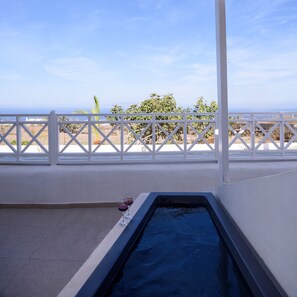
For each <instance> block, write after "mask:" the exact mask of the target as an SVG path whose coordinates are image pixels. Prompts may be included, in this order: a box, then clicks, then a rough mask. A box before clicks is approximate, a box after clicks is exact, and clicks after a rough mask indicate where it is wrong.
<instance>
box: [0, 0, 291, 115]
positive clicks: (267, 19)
mask: <svg viewBox="0 0 297 297" xmlns="http://www.w3.org/2000/svg"><path fill="white" fill-rule="evenodd" d="M226 10H227V55H228V98H229V109H230V110H231V111H263V110H265V111H286V110H290V111H291V110H295V111H297V98H296V96H297V1H296V0H273V1H272V0H226ZM0 40H1V41H0V113H1V110H2V112H4V111H6V110H9V111H14V112H18V111H20V110H25V109H27V110H31V111H34V110H38V109H40V110H41V109H42V110H43V111H44V110H48V111H50V110H53V109H54V110H57V111H64V110H71V109H73V110H75V109H78V108H79V109H81V108H84V109H90V108H91V107H92V105H93V96H94V95H96V96H97V97H98V98H99V100H100V103H101V108H102V110H107V109H110V108H111V107H112V106H113V105H115V104H119V105H122V106H123V107H124V108H127V107H128V106H130V105H131V104H134V103H140V102H141V101H143V100H145V99H147V98H149V95H150V94H151V93H158V94H160V95H165V94H168V93H173V95H174V97H175V98H176V100H177V103H178V105H181V106H183V107H193V105H194V104H195V103H196V101H197V98H198V97H200V96H203V97H204V99H205V100H207V101H208V102H210V101H211V100H217V81H216V37H215V2H214V0H183V1H180V0H125V1H123V0H85V1H83V0H71V1H70V0H0Z"/></svg>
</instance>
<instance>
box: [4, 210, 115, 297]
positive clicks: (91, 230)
mask: <svg viewBox="0 0 297 297" xmlns="http://www.w3.org/2000/svg"><path fill="white" fill-rule="evenodd" d="M120 215H121V214H120V213H119V212H118V211H117V209H116V208H112V207H98V208H68V209H40V208H39V209H38V208H37V209H36V208H35V209H9V208H6V209H0V296H1V297H27V296H28V297H35V296H36V297H41V296H42V297H47V296H48V297H50V296H51V297H52V296H57V295H58V293H59V292H60V291H61V290H62V288H63V287H64V286H65V285H66V284H67V283H68V281H69V280H70V279H71V278H72V276H73V275H74V274H75V273H76V271H77V270H78V268H79V267H80V266H81V265H82V264H83V263H84V261H85V260H86V259H87V258H88V256H89V255H90V254H91V252H92V251H93V250H94V249H95V248H96V246H97V245H98V244H99V243H100V242H101V240H102V239H103V238H104V237H105V235H106V234H107V233H108V231H109V230H110V229H111V228H112V226H113V225H114V224H115V223H116V222H117V221H118V219H119V217H120Z"/></svg>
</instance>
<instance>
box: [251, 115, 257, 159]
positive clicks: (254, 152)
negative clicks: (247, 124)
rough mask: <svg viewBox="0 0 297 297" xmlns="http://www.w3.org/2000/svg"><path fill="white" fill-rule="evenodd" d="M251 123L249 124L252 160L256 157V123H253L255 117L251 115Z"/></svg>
mask: <svg viewBox="0 0 297 297" xmlns="http://www.w3.org/2000/svg"><path fill="white" fill-rule="evenodd" d="M251 118H252V122H251V136H250V137H251V148H252V159H255V157H256V151H255V147H256V142H255V134H256V123H255V115H254V114H251Z"/></svg>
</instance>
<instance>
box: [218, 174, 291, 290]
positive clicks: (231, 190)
mask: <svg viewBox="0 0 297 297" xmlns="http://www.w3.org/2000/svg"><path fill="white" fill-rule="evenodd" d="M216 195H217V198H218V199H220V200H221V201H222V203H223V205H224V206H225V207H226V209H227V210H228V212H229V213H230V215H231V216H232V217H233V219H234V220H235V222H236V223H237V224H238V226H239V228H240V229H241V230H242V231H243V233H244V234H245V236H246V237H247V239H248V240H249V241H250V243H251V244H252V245H253V246H254V248H255V249H256V251H257V252H258V254H259V255H260V257H261V258H262V259H263V260H264V262H265V263H266V265H267V266H268V267H269V269H270V270H271V272H272V273H273V274H274V276H275V277H276V278H277V279H278V281H279V283H280V284H281V286H282V287H283V288H284V289H285V291H286V292H287V293H288V294H289V296H297V281H296V280H297V171H294V172H287V173H282V174H277V175H273V176H267V177H262V178H257V179H253V180H247V181H242V182H237V183H231V184H227V185H225V186H223V187H222V188H219V189H217V191H216Z"/></svg>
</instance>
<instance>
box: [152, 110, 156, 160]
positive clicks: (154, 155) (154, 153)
mask: <svg viewBox="0 0 297 297" xmlns="http://www.w3.org/2000/svg"><path fill="white" fill-rule="evenodd" d="M152 134H153V135H152V151H153V160H156V115H155V114H153V116H152Z"/></svg>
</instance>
